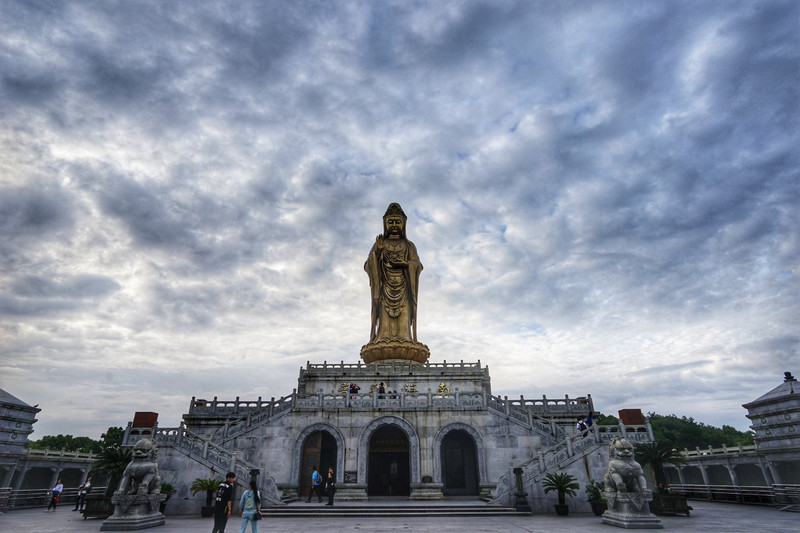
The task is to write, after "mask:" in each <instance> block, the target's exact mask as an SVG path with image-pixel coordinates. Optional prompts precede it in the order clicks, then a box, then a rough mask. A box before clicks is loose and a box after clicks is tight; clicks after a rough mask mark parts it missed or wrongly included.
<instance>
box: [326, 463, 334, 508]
mask: <svg viewBox="0 0 800 533" xmlns="http://www.w3.org/2000/svg"><path fill="white" fill-rule="evenodd" d="M325 494H327V495H328V503H326V504H325V505H330V506H331V507H333V495H334V494H336V475H335V474H334V473H333V468H332V467H329V468H328V477H327V478H325Z"/></svg>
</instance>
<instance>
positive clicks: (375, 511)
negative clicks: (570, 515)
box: [261, 503, 529, 518]
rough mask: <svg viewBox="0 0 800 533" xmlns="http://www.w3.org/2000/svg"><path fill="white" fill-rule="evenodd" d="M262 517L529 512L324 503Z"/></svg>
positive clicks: (277, 509)
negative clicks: (331, 504) (329, 504)
mask: <svg viewBox="0 0 800 533" xmlns="http://www.w3.org/2000/svg"><path fill="white" fill-rule="evenodd" d="M261 512H262V514H263V515H264V517H265V518H269V517H282V518H288V517H296V518H312V517H313V518H320V517H357V518H381V517H387V516H390V517H425V516H443V517H447V516H453V517H455V516H461V517H463V516H527V515H529V513H521V512H518V511H517V510H516V509H514V508H513V507H501V506H497V505H482V504H478V505H447V504H430V505H415V504H405V505H386V504H355V503H345V504H338V505H333V506H332V507H331V506H327V505H325V504H323V503H317V504H302V505H297V504H294V505H286V506H281V507H265V508H263V509H262V510H261Z"/></svg>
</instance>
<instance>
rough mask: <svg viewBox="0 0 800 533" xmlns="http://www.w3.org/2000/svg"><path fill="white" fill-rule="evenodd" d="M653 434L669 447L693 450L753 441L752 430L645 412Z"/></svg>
mask: <svg viewBox="0 0 800 533" xmlns="http://www.w3.org/2000/svg"><path fill="white" fill-rule="evenodd" d="M647 417H648V419H649V420H650V425H651V426H652V427H653V434H654V436H655V438H656V440H658V441H665V442H666V443H668V445H669V446H670V447H671V448H677V449H679V450H683V449H684V448H688V449H690V450H693V449H695V448H697V447H700V448H705V447H707V446H709V445H711V446H713V447H715V448H719V447H721V446H722V445H723V444H725V445H727V446H736V445H739V444H741V445H742V446H747V445H751V444H753V442H754V439H753V432H752V431H748V432H744V431H737V430H736V429H735V428H733V427H731V426H722V428H721V429H720V428H716V427H714V426H709V425H706V424H703V423H702V422H695V420H694V418H691V417H689V418H687V417H685V416H684V417H680V418H679V417H677V416H676V415H666V416H665V415H659V414H657V413H647Z"/></svg>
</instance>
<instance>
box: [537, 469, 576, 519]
mask: <svg viewBox="0 0 800 533" xmlns="http://www.w3.org/2000/svg"><path fill="white" fill-rule="evenodd" d="M542 485H543V486H544V492H545V494H547V493H548V492H552V491H556V492H557V493H558V503H557V504H556V514H558V515H561V516H566V515H567V514H569V505H567V502H566V499H567V496H569V497H573V496H575V495H576V494H577V492H576V491H577V490H578V489H579V488H581V486H580V485H578V482H577V480H576V479H575V478H574V477H573V476H571V475H569V474H567V473H566V472H559V473H558V474H547V475H546V476H545V478H544V481H543V482H542Z"/></svg>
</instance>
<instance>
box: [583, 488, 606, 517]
mask: <svg viewBox="0 0 800 533" xmlns="http://www.w3.org/2000/svg"><path fill="white" fill-rule="evenodd" d="M604 488H605V485H604V484H603V483H600V482H599V481H592V480H589V483H588V484H587V485H586V487H585V488H584V489H583V490H585V491H586V496H587V500H589V504H590V505H591V506H592V512H593V513H594V515H595V516H601V515H602V514H603V513H604V512H606V509H608V504H607V503H606V499H605V498H603V489H604Z"/></svg>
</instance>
